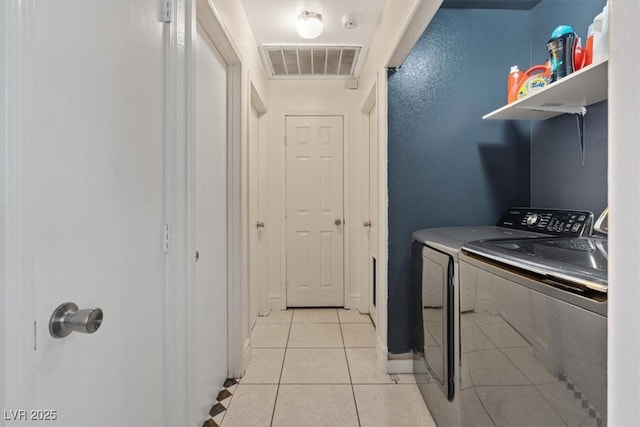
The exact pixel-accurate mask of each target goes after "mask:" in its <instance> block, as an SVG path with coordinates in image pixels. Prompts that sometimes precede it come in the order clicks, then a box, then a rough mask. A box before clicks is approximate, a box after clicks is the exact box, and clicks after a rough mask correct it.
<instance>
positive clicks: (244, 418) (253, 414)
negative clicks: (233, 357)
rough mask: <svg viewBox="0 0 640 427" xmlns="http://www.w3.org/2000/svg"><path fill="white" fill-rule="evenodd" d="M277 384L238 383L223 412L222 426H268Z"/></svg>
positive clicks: (274, 401)
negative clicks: (227, 406)
mask: <svg viewBox="0 0 640 427" xmlns="http://www.w3.org/2000/svg"><path fill="white" fill-rule="evenodd" d="M277 390H278V386H277V385H253V384H252V385H249V384H246V385H245V384H240V385H239V386H238V388H237V390H236V392H235V393H234V395H233V399H231V403H230V404H229V409H227V412H226V413H225V416H224V418H223V420H222V421H223V422H222V425H223V426H224V427H269V425H270V424H271V415H272V414H273V408H274V406H275V403H276V393H277Z"/></svg>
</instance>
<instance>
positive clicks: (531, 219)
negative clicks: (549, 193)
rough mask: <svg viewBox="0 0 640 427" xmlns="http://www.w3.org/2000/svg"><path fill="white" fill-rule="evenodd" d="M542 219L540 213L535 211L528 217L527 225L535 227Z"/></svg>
mask: <svg viewBox="0 0 640 427" xmlns="http://www.w3.org/2000/svg"><path fill="white" fill-rule="evenodd" d="M540 219H541V217H540V215H538V214H535V213H534V214H531V215H529V216H528V217H527V225H528V226H529V227H533V226H534V225H536V224H537V223H539V222H540Z"/></svg>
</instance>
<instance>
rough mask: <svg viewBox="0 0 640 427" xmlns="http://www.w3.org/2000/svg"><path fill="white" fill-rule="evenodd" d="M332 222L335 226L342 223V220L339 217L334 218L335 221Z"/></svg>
mask: <svg viewBox="0 0 640 427" xmlns="http://www.w3.org/2000/svg"><path fill="white" fill-rule="evenodd" d="M333 223H334V224H335V225H337V226H340V225H342V220H341V219H340V218H338V219H336V220H335V221H333Z"/></svg>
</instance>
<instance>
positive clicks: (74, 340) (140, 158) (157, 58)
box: [0, 1, 166, 426]
mask: <svg viewBox="0 0 640 427" xmlns="http://www.w3.org/2000/svg"><path fill="white" fill-rule="evenodd" d="M3 3H5V4H3V5H1V6H0V9H1V11H0V15H1V17H2V19H3V24H6V23H8V25H7V26H5V28H12V29H14V30H16V32H15V34H19V35H20V36H19V37H18V38H16V39H15V40H14V41H15V42H16V43H15V46H17V47H19V49H16V50H13V51H12V50H11V48H7V45H6V44H4V45H3V46H2V52H1V53H2V56H3V62H5V60H8V61H7V62H6V63H7V64H10V65H9V66H8V67H7V68H5V70H4V71H6V72H7V73H8V74H7V75H3V76H2V77H3V81H2V83H3V88H8V87H11V89H10V90H11V93H5V94H4V95H2V107H3V110H4V109H5V108H7V107H8V108H10V109H11V110H12V111H11V112H8V111H7V110H4V112H3V115H4V114H8V115H9V117H11V118H12V119H11V120H10V121H7V122H4V120H3V122H2V152H3V154H10V157H4V155H3V159H4V160H3V163H4V164H5V165H6V166H7V168H6V169H5V170H4V171H3V176H2V180H3V182H2V187H3V190H4V189H7V190H8V192H5V191H3V196H2V197H3V199H2V200H3V205H5V206H4V207H3V217H2V221H3V226H6V227H7V228H6V229H7V230H13V229H15V230H16V231H15V233H16V234H15V235H13V236H11V237H9V236H3V247H4V250H3V258H2V259H3V266H6V265H8V264H7V263H9V264H11V266H10V267H9V273H7V271H6V270H5V269H4V268H3V274H7V275H5V276H4V277H3V281H2V283H3V286H2V292H3V296H4V297H5V298H4V301H3V302H2V303H3V304H6V305H7V306H5V307H3V310H2V311H3V312H4V313H3V315H7V317H4V319H3V323H4V326H3V332H2V333H3V336H2V340H3V341H2V344H3V347H4V348H3V350H2V355H3V357H2V366H1V367H0V369H1V370H2V373H3V384H2V385H1V386H0V387H2V389H3V391H2V396H1V397H2V399H1V400H2V404H3V406H4V409H7V410H15V411H19V410H25V411H26V414H24V416H25V417H26V419H27V420H33V421H31V423H33V424H41V423H43V422H45V423H47V424H48V425H65V426H70V425H79V426H80V425H81V426H95V425H105V424H109V425H132V424H133V425H161V424H164V420H165V411H164V399H165V375H164V363H165V359H164V354H165V353H164V350H165V348H164V314H165V313H164V307H165V301H164V294H165V284H164V283H165V282H164V281H165V277H164V271H165V267H164V254H163V250H162V248H163V245H162V234H163V233H162V230H163V218H164V132H163V131H164V106H165V104H164V87H165V82H164V69H163V67H164V44H163V32H164V31H165V28H166V26H165V24H163V23H162V22H161V20H160V19H159V18H160V17H159V7H158V4H157V3H156V2H147V1H132V2H126V3H124V2H113V1H93V2H31V1H24V2H3ZM114 22H117V23H118V31H113V24H114ZM5 40H6V39H5ZM5 43H6V42H5ZM9 54H11V55H12V56H9ZM13 60H16V62H13ZM18 75H19V76H20V77H19V79H17V80H16V79H13V78H10V77H11V76H18ZM5 77H6V78H10V80H11V85H6V83H7V81H6V80H5ZM14 85H15V86H14ZM5 96H6V97H5ZM17 96H19V97H20V98H21V99H17V98H16V97H17ZM16 106H17V107H18V108H16V109H13V107H16ZM6 117H7V116H5V118H6ZM8 136H9V137H8ZM14 137H16V138H15V139H14ZM16 189H19V191H18V192H16ZM5 202H6V203H5ZM7 204H10V205H11V206H10V207H7V206H6V205H7ZM12 233H13V231H12ZM3 234H4V232H3ZM9 276H11V277H9ZM67 301H70V302H75V303H77V304H78V305H79V306H80V308H81V309H83V308H91V307H100V308H101V309H102V310H103V311H104V320H103V323H102V324H101V326H100V328H99V329H98V330H97V331H96V332H95V333H94V334H92V335H88V334H82V333H79V332H72V333H71V335H69V336H67V337H65V338H53V337H52V336H51V335H50V334H49V330H48V322H49V318H50V316H51V314H52V312H53V310H54V309H55V308H56V307H57V306H58V305H59V304H61V303H63V302H67ZM8 307H11V308H10V311H9V312H8V313H7V312H6V311H5V310H4V309H5V308H8ZM5 313H6V314H5ZM12 313H20V314H19V315H18V316H15V317H13V316H10V314H12ZM10 331H12V332H10ZM112 366H115V367H117V373H116V374H115V375H114V372H113V370H111V369H109V367H112ZM31 410H36V411H39V412H31ZM54 411H55V415H54ZM14 414H16V413H14ZM105 414H108V419H106V418H105ZM45 417H47V418H48V420H42V421H41V420H40V419H41V418H45ZM3 418H5V417H3ZM54 418H55V420H54ZM2 421H3V424H6V425H14V424H15V425H29V424H31V423H30V422H29V421H27V422H25V421H22V420H20V419H19V420H17V421H16V422H15V423H14V422H12V421H11V420H2Z"/></svg>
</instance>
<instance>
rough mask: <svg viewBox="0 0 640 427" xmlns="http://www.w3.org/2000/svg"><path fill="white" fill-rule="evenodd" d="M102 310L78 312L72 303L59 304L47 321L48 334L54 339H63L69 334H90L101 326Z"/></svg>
mask: <svg viewBox="0 0 640 427" xmlns="http://www.w3.org/2000/svg"><path fill="white" fill-rule="evenodd" d="M102 316H103V315H102V309H100V308H89V309H85V310H78V306H77V305H75V304H74V303H72V302H65V303H64V304H60V305H59V306H58V308H56V309H55V311H54V312H53V314H52V315H51V319H50V320H49V333H51V336H52V337H54V338H64V337H66V336H67V335H69V334H70V333H71V332H73V331H76V332H82V333H85V334H92V333H94V332H95V331H97V330H98V328H100V325H101V324H102Z"/></svg>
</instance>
